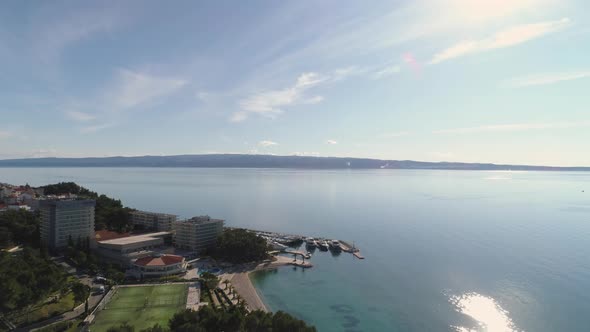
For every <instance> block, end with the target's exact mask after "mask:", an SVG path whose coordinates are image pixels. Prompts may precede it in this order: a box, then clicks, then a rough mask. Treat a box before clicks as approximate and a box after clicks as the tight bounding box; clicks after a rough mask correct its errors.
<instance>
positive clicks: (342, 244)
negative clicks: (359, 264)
mask: <svg viewBox="0 0 590 332" xmlns="http://www.w3.org/2000/svg"><path fill="white" fill-rule="evenodd" d="M249 231H251V232H254V233H256V235H258V236H260V237H263V238H264V239H266V241H267V242H268V244H269V245H270V246H271V247H272V248H273V249H274V251H273V253H276V254H278V253H285V254H292V255H294V257H295V259H294V261H293V263H292V264H291V265H295V266H300V267H303V268H309V267H312V266H313V265H312V264H311V263H309V262H305V259H310V258H311V256H312V255H311V252H310V251H315V249H319V250H320V251H328V250H330V251H332V252H335V253H340V252H346V253H350V254H352V255H353V257H355V258H358V259H365V257H364V256H363V255H362V254H361V253H360V250H359V249H358V248H357V247H356V246H355V244H354V242H353V244H352V245H351V244H350V243H348V242H346V241H342V240H337V239H328V238H324V237H316V238H314V237H309V236H303V235H294V234H282V233H276V232H267V231H259V230H249ZM302 244H305V249H307V250H308V252H307V253H305V252H303V251H300V250H295V248H298V247H299V246H301V245H302ZM299 256H300V257H301V262H299V261H297V257H299Z"/></svg>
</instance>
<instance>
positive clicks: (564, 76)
mask: <svg viewBox="0 0 590 332" xmlns="http://www.w3.org/2000/svg"><path fill="white" fill-rule="evenodd" d="M588 77H590V70H588V71H578V72H566V73H550V74H542V75H535V76H529V77H521V78H515V79H513V80H511V81H509V82H508V84H509V85H510V86H512V87H515V88H522V87H527V86H534V85H546V84H554V83H559V82H563V81H572V80H578V79H582V78H588Z"/></svg>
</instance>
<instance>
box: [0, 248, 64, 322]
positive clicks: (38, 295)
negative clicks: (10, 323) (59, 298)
mask: <svg viewBox="0 0 590 332" xmlns="http://www.w3.org/2000/svg"><path fill="white" fill-rule="evenodd" d="M65 280H66V276H65V274H64V272H63V271H62V270H61V268H60V267H58V266H57V265H55V264H54V263H52V262H51V261H49V260H47V259H45V258H44V257H42V255H41V254H40V253H39V252H38V251H37V250H34V249H31V248H29V247H25V248H24V250H23V251H22V253H20V254H17V255H12V254H9V253H4V252H2V253H0V311H1V312H9V311H12V310H15V309H22V308H25V307H26V306H28V305H30V304H34V303H36V302H37V301H39V300H41V299H43V298H45V297H47V296H48V295H49V294H50V293H51V292H54V291H57V290H60V289H62V288H63V287H64V285H65Z"/></svg>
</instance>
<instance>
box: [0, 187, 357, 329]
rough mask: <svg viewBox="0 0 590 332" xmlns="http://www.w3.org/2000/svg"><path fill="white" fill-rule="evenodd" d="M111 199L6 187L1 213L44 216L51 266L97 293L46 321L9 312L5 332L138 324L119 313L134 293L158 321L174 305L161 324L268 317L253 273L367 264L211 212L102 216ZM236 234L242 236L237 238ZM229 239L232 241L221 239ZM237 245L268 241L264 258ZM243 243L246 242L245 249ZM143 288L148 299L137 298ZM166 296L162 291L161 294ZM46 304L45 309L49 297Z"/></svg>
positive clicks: (44, 246) (14, 251)
mask: <svg viewBox="0 0 590 332" xmlns="http://www.w3.org/2000/svg"><path fill="white" fill-rule="evenodd" d="M56 188H57V189H56ZM109 200H111V201H109ZM105 201H106V202H111V203H112V202H115V203H114V204H115V206H117V202H118V201H114V200H112V199H109V198H106V196H104V195H102V196H98V195H97V194H95V193H92V192H90V191H88V190H87V189H85V188H81V187H78V186H77V185H75V184H72V183H68V184H58V185H55V186H54V187H51V186H45V187H36V188H35V187H31V186H29V185H24V186H23V185H10V184H0V215H2V213H5V212H6V213H9V212H12V213H29V214H35V215H37V216H38V223H39V224H38V233H35V234H36V236H38V246H39V248H41V249H40V250H41V251H44V250H46V251H47V252H48V253H49V257H50V260H51V262H53V263H54V264H55V265H57V266H59V267H60V268H62V269H63V271H64V272H66V273H67V274H68V275H69V276H70V278H71V279H77V280H74V281H73V282H75V283H77V284H82V285H84V286H85V287H86V288H87V290H88V293H87V296H86V298H84V299H81V300H80V301H79V302H80V303H79V304H78V305H77V306H75V307H74V308H67V309H68V310H64V311H62V312H59V311H53V312H50V313H49V312H48V315H46V316H43V315H41V316H40V317H38V318H37V319H28V318H27V319H22V316H23V315H26V316H30V313H23V312H22V310H21V311H19V310H16V311H19V312H18V313H17V314H14V312H5V313H3V315H2V316H0V325H3V329H5V330H23V331H24V330H40V331H57V330H66V329H62V327H63V326H68V327H69V328H72V329H71V330H76V331H77V330H88V331H107V330H108V331H111V330H112V329H113V328H115V329H116V328H118V327H120V326H123V325H125V324H131V322H130V318H129V316H128V315H122V314H119V313H121V312H123V313H127V311H128V310H129V309H128V308H119V309H117V308H118V305H120V304H121V303H128V302H129V301H133V299H134V297H136V298H137V299H138V302H141V303H139V304H138V310H139V309H141V313H142V315H146V316H145V317H146V320H147V321H149V322H150V323H151V321H150V320H149V319H148V318H147V317H149V315H150V312H151V311H150V310H156V309H157V310H161V309H162V307H169V308H168V309H167V311H165V312H168V314H167V315H164V316H165V317H164V318H162V319H160V321H159V323H160V325H165V324H167V322H168V320H170V319H172V318H173V316H174V314H175V313H177V312H178V311H179V310H182V309H187V310H190V311H199V310H201V308H204V307H207V308H208V309H207V310H209V308H214V309H217V310H225V309H228V308H234V307H239V308H243V309H244V310H245V312H253V311H263V312H268V308H266V306H265V305H264V303H263V301H262V300H261V298H260V297H259V295H258V293H257V291H256V289H255V288H254V286H253V285H252V283H251V281H250V278H249V277H248V275H249V273H251V272H254V271H258V270H264V269H273V268H277V267H279V266H284V265H292V266H294V267H295V268H310V267H312V266H313V264H312V263H311V262H310V259H311V257H312V254H313V253H314V252H315V251H316V250H319V251H330V252H332V253H333V254H335V255H339V254H340V253H341V252H345V253H351V254H353V255H354V257H356V258H358V259H364V257H363V256H362V255H361V254H360V251H359V250H358V248H356V247H355V246H354V243H353V244H349V243H347V242H345V241H339V240H336V239H327V238H323V237H316V238H312V237H308V236H302V235H289V234H280V233H274V232H267V231H259V230H244V229H235V228H230V227H224V222H225V221H224V220H222V219H215V218H211V217H209V216H194V217H191V218H187V219H181V218H179V217H178V216H177V215H174V214H169V213H160V212H149V211H139V210H134V209H129V208H123V207H121V208H120V210H116V209H115V212H112V211H111V212H109V213H110V214H106V215H107V217H106V218H103V217H104V215H105V213H106V212H104V211H103V210H104V209H105V208H104V207H103V206H105V204H106V203H104V202H105ZM111 203H109V204H111ZM118 204H119V205H121V204H120V202H119V203H118ZM121 206H122V205H121ZM119 215H124V216H125V217H126V218H128V219H127V223H128V224H124V225H121V224H116V223H114V222H113V220H115V219H116V218H117V216H119ZM105 220H106V221H105ZM105 223H106V225H107V227H105ZM2 227H3V225H2V224H0V236H3V237H4V238H0V240H2V241H3V247H4V249H2V251H3V255H10V256H12V257H19V255H21V252H22V251H23V250H24V248H23V244H22V243H18V241H14V240H11V239H10V236H5V235H3V234H2ZM234 233H235V234H234ZM232 236H233V237H234V239H233V240H228V239H229V238H230V237H232ZM224 238H225V239H226V240H225V241H226V242H223V243H220V241H224ZM236 239H237V240H236ZM231 241H234V242H235V241H238V242H239V241H243V242H244V243H247V245H252V243H258V242H259V243H261V245H260V246H259V250H258V251H259V252H260V255H259V256H244V257H238V256H240V255H244V253H242V252H240V250H241V249H238V250H236V249H233V247H232V246H231V243H232V242H231ZM228 243H230V244H228ZM244 243H238V244H237V246H240V248H245V247H244ZM223 250H226V252H225V254H223ZM232 250H233V251H232ZM248 251H251V252H252V253H255V252H256V251H257V250H256V248H255V249H254V250H248ZM220 253H221V254H220ZM72 288H73V287H72ZM138 290H142V291H145V292H146V293H145V294H143V293H141V294H143V295H139V296H138V295H137V293H138ZM61 292H62V293H63V292H64V290H63V289H62V290H61ZM66 292H67V291H66ZM158 293H162V294H163V295H153V294H158ZM66 294H67V293H66ZM134 294H135V295H134ZM48 296H50V297H54V298H56V297H57V296H58V295H55V294H53V293H51V294H48ZM39 302H40V303H41V308H43V305H44V303H47V299H42V300H41V301H39ZM154 303H155V304H154ZM154 308H156V309H154ZM40 310H41V309H40ZM158 315H159V316H161V313H160V314H158ZM74 323H75V326H74ZM156 323H158V322H156ZM134 324H136V325H137V324H139V325H141V326H138V327H137V328H138V329H139V327H149V326H144V325H142V324H146V323H145V322H141V321H140V320H135V323H134Z"/></svg>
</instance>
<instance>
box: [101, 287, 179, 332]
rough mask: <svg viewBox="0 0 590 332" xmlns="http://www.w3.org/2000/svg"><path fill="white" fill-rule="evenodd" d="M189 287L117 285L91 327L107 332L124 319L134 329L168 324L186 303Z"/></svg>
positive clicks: (123, 321)
mask: <svg viewBox="0 0 590 332" xmlns="http://www.w3.org/2000/svg"><path fill="white" fill-rule="evenodd" d="M187 289H188V285H184V284H175V285H153V286H135V287H120V288H117V292H116V293H115V295H114V296H113V298H112V299H111V300H110V301H109V302H108V303H107V304H106V307H105V309H103V310H101V311H99V312H98V313H97V315H96V318H95V319H94V323H92V325H91V326H90V331H92V332H95V331H96V332H104V331H106V330H107V329H108V328H109V327H112V326H119V325H121V324H122V323H125V322H127V323H128V324H129V325H132V326H134V327H135V331H139V330H142V329H145V328H148V327H152V326H153V325H154V324H156V323H158V324H160V325H162V326H164V327H166V326H168V320H169V319H170V318H172V316H173V315H174V314H175V313H176V312H178V311H180V310H184V308H185V307H186V296H187Z"/></svg>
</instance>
